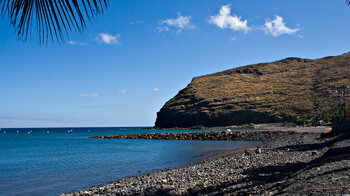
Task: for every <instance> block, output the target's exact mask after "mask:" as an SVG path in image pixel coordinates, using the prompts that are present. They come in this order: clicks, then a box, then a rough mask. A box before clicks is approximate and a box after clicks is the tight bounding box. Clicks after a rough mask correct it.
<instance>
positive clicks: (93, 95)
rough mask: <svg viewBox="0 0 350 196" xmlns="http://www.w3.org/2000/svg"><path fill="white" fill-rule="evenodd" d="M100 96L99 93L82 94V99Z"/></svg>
mask: <svg viewBox="0 0 350 196" xmlns="http://www.w3.org/2000/svg"><path fill="white" fill-rule="evenodd" d="M98 96H99V94H98V93H82V94H80V97H93V98H94V97H98Z"/></svg>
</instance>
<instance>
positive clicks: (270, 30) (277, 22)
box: [263, 15, 300, 37]
mask: <svg viewBox="0 0 350 196" xmlns="http://www.w3.org/2000/svg"><path fill="white" fill-rule="evenodd" d="M263 30H264V31H265V34H267V35H272V36H274V37H277V36H280V35H282V34H295V33H296V32H298V31H299V30H300V29H299V28H295V29H291V28H288V27H287V26H286V24H285V23H284V22H283V18H282V17H281V16H278V15H277V16H276V18H275V19H274V20H270V19H269V18H268V19H266V22H265V26H264V27H263Z"/></svg>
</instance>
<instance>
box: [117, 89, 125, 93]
mask: <svg viewBox="0 0 350 196" xmlns="http://www.w3.org/2000/svg"><path fill="white" fill-rule="evenodd" d="M118 93H119V94H125V93H126V89H125V88H122V89H119V90H118Z"/></svg>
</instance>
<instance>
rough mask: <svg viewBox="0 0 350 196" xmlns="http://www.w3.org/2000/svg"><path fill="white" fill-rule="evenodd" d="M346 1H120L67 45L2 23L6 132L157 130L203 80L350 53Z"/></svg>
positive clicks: (1, 115)
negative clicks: (173, 104)
mask: <svg viewBox="0 0 350 196" xmlns="http://www.w3.org/2000/svg"><path fill="white" fill-rule="evenodd" d="M349 34H350V7H348V6H346V4H345V0H308V1H305V0H293V1H276V0H232V1H227V0H216V1H213V0H193V1H189V0H176V1H175V0H173V1H168V0H162V1H159V0H157V1H155V0H137V1H136V0H128V1H121V0H111V1H110V8H109V9H108V10H107V12H106V13H105V14H103V15H101V16H99V17H97V18H96V19H95V20H94V21H93V22H91V23H89V24H88V27H87V29H86V30H85V31H84V32H83V33H76V32H73V33H70V37H69V39H67V40H66V42H65V43H64V44H60V45H58V44H54V45H52V44H48V45H47V46H45V45H44V46H41V45H38V43H37V39H36V36H35V33H33V35H32V39H31V40H30V41H28V42H21V41H18V39H17V37H16V36H15V34H14V30H13V29H12V28H11V27H10V26H9V21H8V20H7V19H6V18H1V19H0V59H1V61H0V74H1V75H0V127H2V128H4V127H57V126H58V127H64V126H153V125H154V122H155V119H156V113H157V111H159V110H160V108H161V107H162V106H163V105H164V104H165V102H166V101H168V100H169V99H170V98H172V97H173V96H175V95H176V94H177V92H178V91H179V90H181V89H182V88H184V87H185V86H186V85H187V84H188V83H190V81H191V79H192V78H193V77H195V76H200V75H204V74H210V73H214V72H218V71H223V70H226V69H230V68H234V67H237V66H242V65H247V64H253V63H259V62H269V61H274V60H279V59H282V58H286V57H302V58H319V57H323V56H329V55H339V54H342V53H346V52H349V51H350V36H349Z"/></svg>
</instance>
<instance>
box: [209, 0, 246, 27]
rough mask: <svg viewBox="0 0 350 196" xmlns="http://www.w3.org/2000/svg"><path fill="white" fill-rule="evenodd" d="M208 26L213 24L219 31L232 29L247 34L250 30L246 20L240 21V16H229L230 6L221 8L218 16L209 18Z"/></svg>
mask: <svg viewBox="0 0 350 196" xmlns="http://www.w3.org/2000/svg"><path fill="white" fill-rule="evenodd" d="M208 22H209V24H214V25H216V26H218V27H219V28H221V29H226V28H228V29H232V30H234V31H243V32H245V33H247V32H248V31H249V30H250V27H249V26H248V21H247V20H242V19H241V17H240V16H237V15H231V5H224V6H222V7H221V9H220V12H219V14H217V15H214V16H210V18H209V21H208Z"/></svg>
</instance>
